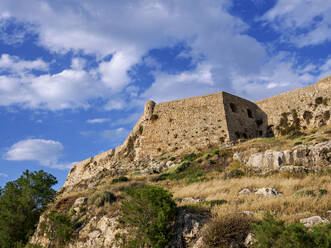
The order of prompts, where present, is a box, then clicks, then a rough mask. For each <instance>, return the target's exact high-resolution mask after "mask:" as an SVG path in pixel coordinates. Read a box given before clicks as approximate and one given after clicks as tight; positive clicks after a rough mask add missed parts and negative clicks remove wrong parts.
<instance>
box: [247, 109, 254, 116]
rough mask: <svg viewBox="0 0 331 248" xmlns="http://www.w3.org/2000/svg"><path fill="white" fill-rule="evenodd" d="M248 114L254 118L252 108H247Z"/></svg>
mask: <svg viewBox="0 0 331 248" xmlns="http://www.w3.org/2000/svg"><path fill="white" fill-rule="evenodd" d="M247 115H248V117H249V118H253V113H252V110H250V109H247Z"/></svg>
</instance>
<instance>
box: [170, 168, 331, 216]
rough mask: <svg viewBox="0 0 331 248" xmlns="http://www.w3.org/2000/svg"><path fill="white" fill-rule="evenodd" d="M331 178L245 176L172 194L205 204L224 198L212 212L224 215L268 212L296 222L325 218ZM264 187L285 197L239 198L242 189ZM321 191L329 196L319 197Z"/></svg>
mask: <svg viewBox="0 0 331 248" xmlns="http://www.w3.org/2000/svg"><path fill="white" fill-rule="evenodd" d="M330 182H331V177H330V176H317V175H309V176H306V177H305V178H303V179H297V178H284V177H282V176H281V175H274V176H270V177H265V178H262V177H244V178H240V179H230V180H219V179H217V180H211V181H208V182H199V183H194V184H190V185H185V186H183V185H182V186H174V187H173V188H172V189H171V191H172V192H173V194H174V197H175V198H184V197H193V198H205V200H206V201H210V200H218V199H224V200H226V201H228V203H227V204H224V205H219V206H214V207H213V208H212V213H213V214H214V215H218V216H223V215H228V214H230V213H235V212H243V211H252V212H254V213H255V215H256V217H258V218H259V217H261V216H262V215H263V214H264V213H265V212H267V211H269V212H271V213H273V214H274V215H276V216H277V217H279V218H281V219H283V220H285V221H288V222H293V221H297V220H298V219H300V218H303V217H308V216H312V215H321V216H325V215H326V212H327V210H330V209H331V197H330V192H331V184H330ZM262 187H272V188H275V189H276V190H277V191H278V192H281V193H282V196H278V197H263V196H257V195H255V194H251V195H238V192H239V191H240V190H242V189H243V188H249V189H250V190H252V191H254V190H256V189H258V188H262ZM320 189H325V190H327V192H328V193H327V194H325V195H318V192H319V190H320ZM298 190H315V191H316V194H317V195H316V196H314V197H313V196H307V195H298V194H297V193H296V192H297V191H298Z"/></svg>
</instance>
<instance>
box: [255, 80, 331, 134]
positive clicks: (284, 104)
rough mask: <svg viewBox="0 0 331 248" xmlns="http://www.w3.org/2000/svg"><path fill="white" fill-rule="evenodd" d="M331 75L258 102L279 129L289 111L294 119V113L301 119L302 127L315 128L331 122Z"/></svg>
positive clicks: (275, 127) (269, 121) (290, 119)
mask: <svg viewBox="0 0 331 248" xmlns="http://www.w3.org/2000/svg"><path fill="white" fill-rule="evenodd" d="M330 98H331V76H329V77H326V78H324V79H322V80H320V81H318V82H317V83H315V84H313V85H310V86H307V87H304V88H298V89H295V90H291V91H288V92H285V93H282V94H279V95H276V96H273V97H270V98H267V99H264V100H261V101H258V102H256V104H257V105H258V106H259V107H260V108H261V109H262V110H263V111H264V113H266V115H267V116H268V124H269V126H273V127H274V131H275V132H276V134H277V129H279V125H280V122H281V119H282V118H283V117H284V115H285V114H286V113H287V115H288V119H289V121H290V122H291V121H293V118H294V116H293V113H296V116H297V118H298V119H299V120H301V121H300V125H301V128H302V129H306V128H314V127H318V126H322V125H325V124H329V123H330V121H331V120H330V110H331V107H330Z"/></svg>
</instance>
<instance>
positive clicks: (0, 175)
mask: <svg viewBox="0 0 331 248" xmlns="http://www.w3.org/2000/svg"><path fill="white" fill-rule="evenodd" d="M0 177H8V175H7V174H6V173H0Z"/></svg>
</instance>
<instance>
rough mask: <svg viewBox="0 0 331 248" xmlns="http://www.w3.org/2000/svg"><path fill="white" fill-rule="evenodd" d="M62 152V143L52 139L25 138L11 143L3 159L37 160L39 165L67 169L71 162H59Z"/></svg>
mask: <svg viewBox="0 0 331 248" xmlns="http://www.w3.org/2000/svg"><path fill="white" fill-rule="evenodd" d="M62 152H63V145H62V144H61V143H60V142H58V141H54V140H44V139H25V140H21V141H19V142H17V143H15V144H14V145H12V146H11V147H10V148H9V150H8V151H7V152H6V154H5V155H4V159H6V160H11V161H37V162H38V163H39V164H40V165H42V166H46V167H50V168H57V169H68V168H70V167H71V166H72V164H71V163H59V159H60V158H61V156H62V155H63V154H62Z"/></svg>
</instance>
